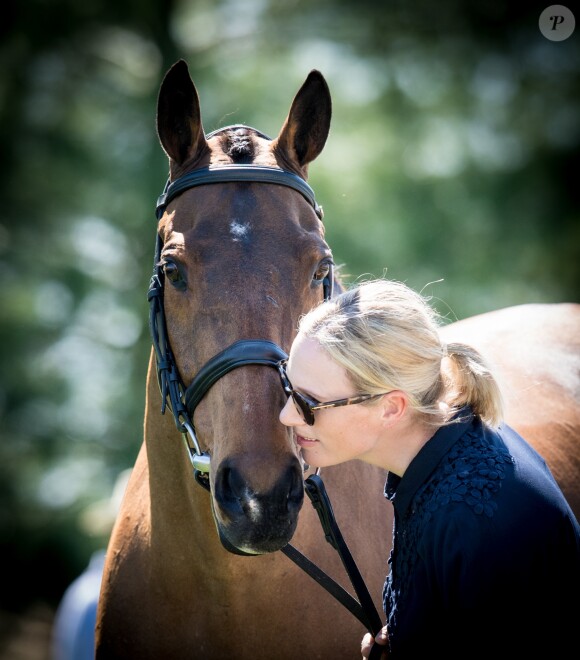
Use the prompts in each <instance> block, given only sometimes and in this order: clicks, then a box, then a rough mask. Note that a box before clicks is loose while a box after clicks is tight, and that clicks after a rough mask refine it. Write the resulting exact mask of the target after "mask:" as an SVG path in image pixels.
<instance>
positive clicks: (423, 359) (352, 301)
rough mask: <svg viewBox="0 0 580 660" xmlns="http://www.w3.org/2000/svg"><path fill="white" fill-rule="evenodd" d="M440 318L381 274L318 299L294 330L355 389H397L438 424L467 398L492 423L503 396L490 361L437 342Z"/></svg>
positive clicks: (445, 421) (405, 288)
mask: <svg viewBox="0 0 580 660" xmlns="http://www.w3.org/2000/svg"><path fill="white" fill-rule="evenodd" d="M440 324H441V319H440V317H439V315H438V314H437V312H436V311H435V310H434V309H433V308H432V307H431V306H430V305H429V303H428V301H427V299H426V298H424V297H423V296H421V295H420V294H418V293H416V292H415V291H413V290H412V289H410V288H409V287H408V286H406V285H405V284H402V283H401V282H395V281H392V280H383V279H380V280H372V281H368V282H364V283H362V284H359V285H358V286H356V287H354V288H352V289H349V290H347V291H345V292H343V293H341V294H339V295H338V296H336V297H335V298H332V299H331V300H329V301H326V302H323V303H321V304H320V305H319V306H317V307H315V308H314V309H313V310H312V311H311V312H309V313H308V314H306V315H305V316H304V317H302V319H301V320H300V325H299V328H298V330H299V332H300V333H301V334H302V335H304V336H307V337H309V338H312V339H314V340H315V341H317V342H318V343H319V344H320V346H321V347H322V348H323V349H324V350H325V351H326V352H327V354H328V355H329V356H330V358H331V359H333V360H334V361H335V362H336V363H338V364H340V365H341V366H342V367H343V368H344V370H345V371H346V374H347V376H348V378H349V379H350V381H351V382H352V384H353V386H354V387H355V389H356V391H357V392H360V393H365V394H366V393H368V394H378V393H380V392H386V391H390V390H402V391H403V392H405V393H406V394H407V396H408V397H409V400H410V403H411V406H412V408H413V409H414V410H415V411H416V413H417V414H419V415H420V416H422V417H423V418H424V420H425V421H426V422H427V423H429V424H434V425H437V426H441V425H444V424H448V423H450V422H451V420H452V417H453V416H454V415H455V413H456V411H457V410H459V409H460V408H461V407H463V406H464V405H466V404H468V405H470V406H471V408H472V410H473V412H474V413H475V414H476V415H478V416H479V417H480V418H481V419H482V420H483V421H484V422H486V423H487V424H489V425H490V426H492V427H495V426H497V425H499V423H500V422H501V420H502V417H503V404H502V397H501V392H500V389H499V386H498V384H497V382H496V380H495V378H494V376H493V375H492V373H491V371H490V368H489V366H488V365H487V363H486V361H485V360H484V358H483V357H482V356H481V354H480V353H479V352H478V351H477V350H475V349H474V348H472V347H471V346H468V345H466V344H461V343H451V344H449V345H448V346H446V345H445V344H444V343H442V341H441V337H440V335H439V327H440ZM442 404H446V405H442Z"/></svg>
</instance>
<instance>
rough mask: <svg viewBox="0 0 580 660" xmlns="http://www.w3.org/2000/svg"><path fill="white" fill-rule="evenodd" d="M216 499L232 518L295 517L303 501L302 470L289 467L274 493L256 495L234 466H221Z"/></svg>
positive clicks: (216, 480) (218, 472) (273, 489)
mask: <svg viewBox="0 0 580 660" xmlns="http://www.w3.org/2000/svg"><path fill="white" fill-rule="evenodd" d="M214 497H215V500H216V502H217V503H218V504H219V506H220V508H221V509H222V510H223V511H224V512H227V513H228V514H229V515H231V516H239V515H245V516H248V517H249V518H251V519H254V518H255V517H256V516H260V515H266V516H270V515H274V516H280V515H282V516H285V515H287V514H288V513H290V514H295V513H296V512H297V511H298V510H299V509H300V507H301V506H302V502H303V500H304V486H303V482H302V469H301V468H300V466H299V465H296V466H295V465H292V466H290V467H289V468H288V469H287V470H286V472H285V473H284V475H283V476H282V477H281V478H280V479H279V480H278V481H277V482H276V483H275V484H274V485H273V487H272V488H271V490H269V491H268V492H264V493H256V492H255V491H254V490H253V489H252V488H251V487H250V486H249V484H248V482H247V481H246V480H245V479H244V477H243V475H242V473H241V472H240V470H238V469H237V468H236V467H235V466H233V465H221V466H220V467H219V468H218V470H217V473H216V477H215V483H214Z"/></svg>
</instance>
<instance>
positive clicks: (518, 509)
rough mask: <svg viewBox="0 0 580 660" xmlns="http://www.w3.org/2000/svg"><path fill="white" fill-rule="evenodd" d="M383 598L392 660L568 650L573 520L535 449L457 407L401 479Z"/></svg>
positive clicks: (390, 494)
mask: <svg viewBox="0 0 580 660" xmlns="http://www.w3.org/2000/svg"><path fill="white" fill-rule="evenodd" d="M385 496H386V497H387V498H388V499H389V500H390V501H391V502H392V504H393V506H394V513H395V518H394V530H393V549H392V551H391V555H390V557H389V564H390V573H389V575H388V576H387V580H386V582H385V587H384V592H383V598H384V608H385V613H386V615H387V624H388V630H389V644H390V655H389V658H391V659H392V660H397V659H403V658H404V659H409V660H417V659H419V658H422V657H425V658H429V657H431V656H432V655H433V656H436V657H442V658H462V659H467V658H473V657H478V658H486V657H488V658H504V657H505V658H511V659H512V660H519V658H526V660H527V659H528V658H530V659H531V658H534V659H536V658H538V659H543V658H554V659H558V660H559V659H560V658H566V657H568V656H569V654H570V653H572V654H573V655H574V657H576V652H574V651H573V649H574V648H575V647H576V651H577V646H576V644H577V642H578V639H580V637H579V635H580V630H578V628H579V626H580V617H579V616H578V614H579V606H578V602H580V579H579V575H580V571H579V569H580V527H579V525H578V521H577V520H576V518H575V517H574V514H573V513H572V511H571V509H570V507H569V506H568V503H567V502H566V500H565V498H564V496H563V494H562V492H561V490H560V489H559V487H558V486H557V484H556V482H555V480H554V478H553V476H552V474H551V472H550V471H549V469H548V467H547V465H546V463H545V461H544V460H543V458H541V456H540V455H539V454H538V453H537V452H536V451H535V450H534V449H533V448H532V447H531V446H530V445H529V444H527V443H526V442H525V441H524V440H523V439H522V438H521V437H520V436H519V435H518V434H517V433H516V432H515V431H514V430H513V429H511V428H510V427H508V426H506V425H503V426H501V427H500V429H499V430H498V431H494V430H492V429H490V428H489V427H487V426H486V425H484V424H482V423H481V421H480V420H479V419H478V418H476V417H474V416H473V415H471V413H470V410H469V409H468V408H467V409H464V410H463V411H462V416H461V421H459V422H457V423H453V424H451V425H449V426H445V427H442V428H440V429H439V430H438V431H437V432H436V433H435V435H434V436H433V437H432V438H431V439H430V440H429V442H427V444H426V445H425V446H424V447H423V448H422V449H421V451H420V452H419V453H418V454H417V456H416V457H415V458H414V459H413V461H412V462H411V463H410V465H409V467H408V468H407V470H406V472H405V474H404V476H403V477H402V478H399V477H397V476H396V475H394V474H392V473H390V474H389V475H388V477H387V482H386V485H385Z"/></svg>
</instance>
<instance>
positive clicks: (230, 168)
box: [147, 125, 334, 488]
mask: <svg viewBox="0 0 580 660" xmlns="http://www.w3.org/2000/svg"><path fill="white" fill-rule="evenodd" d="M241 127H242V126H241V125H234V126H226V127H225V128H221V129H219V130H218V131H214V132H213V133H210V134H209V135H207V136H206V139H209V138H210V137H212V136H213V135H215V134H217V133H220V132H223V131H226V130H231V129H235V128H241ZM243 128H248V127H247V126H243ZM251 130H254V131H255V132H256V133H257V134H258V135H259V136H260V137H263V138H266V139H270V138H268V136H267V135H265V134H264V133H261V132H260V131H256V130H255V129H251ZM231 182H234V183H243V182H251V183H267V184H274V185H279V186H286V187H287V188H292V189H293V190H296V191H297V192H299V193H300V194H301V195H302V196H303V197H304V198H305V199H306V201H307V202H308V203H309V204H310V206H312V208H313V209H314V212H315V213H316V215H317V216H318V217H319V219H322V216H323V213H322V208H321V207H320V206H319V205H318V204H317V202H316V198H315V196H314V191H313V190H312V188H311V187H310V186H309V185H308V183H306V181H305V180H304V179H302V178H300V177H299V176H297V175H296V174H294V173H292V172H288V171H286V170H282V169H278V168H275V167H267V166H263V165H252V164H248V165H219V166H210V167H204V168H200V169H197V170H193V171H192V172H188V173H187V174H184V175H183V176H181V177H179V178H178V179H176V180H175V181H170V180H168V181H167V183H166V184H165V188H164V190H163V193H162V194H161V195H160V197H159V199H158V200H157V207H156V216H157V220H160V219H161V217H162V216H163V213H164V211H165V209H166V208H167V205H168V204H169V203H170V202H171V201H172V200H173V199H175V198H176V197H177V196H178V195H180V194H181V193H183V192H185V191H186V190H190V189H191V188H195V187H197V186H205V185H211V184H215V183H231ZM162 248H163V240H162V238H161V236H160V235H159V233H157V237H156V243H155V259H154V264H153V276H152V277H151V281H150V284H149V291H148V294H147V299H148V300H149V329H150V332H151V338H152V341H153V348H154V351H155V362H156V367H157V380H158V383H159V388H160V390H161V399H162V404H161V412H162V413H165V410H166V409H167V408H169V410H170V411H171V412H172V413H173V417H174V420H175V425H176V427H177V429H178V431H179V432H180V433H181V434H182V436H183V439H184V442H185V444H186V447H187V450H188V455H189V457H190V460H191V463H192V465H193V468H194V474H195V478H196V480H197V481H198V482H199V483H200V484H201V485H203V486H205V487H206V488H207V487H208V481H209V480H208V473H209V470H210V456H209V454H208V453H207V452H204V451H202V450H201V447H200V444H199V441H198V438H197V434H196V432H195V427H194V424H193V416H194V412H195V409H196V407H197V405H198V404H199V402H200V401H201V400H202V399H203V397H204V396H205V395H206V394H207V392H208V390H209V389H210V388H211V387H212V385H214V383H216V382H217V381H218V380H219V379H220V378H221V377H222V376H224V375H225V374H227V373H229V372H230V371H232V370H233V369H237V368H238V367H243V366H245V365H248V364H257V365H265V366H269V367H274V368H277V367H278V363H279V362H280V361H281V360H284V359H286V358H287V357H288V355H287V354H286V352H285V351H284V350H283V349H282V348H280V346H278V345H277V344H275V343H273V342H271V341H269V340H266V339H240V340H238V341H236V342H234V343H233V344H231V345H230V346H228V347H227V348H225V349H224V350H223V351H221V352H220V353H218V354H217V355H215V356H214V357H213V358H211V359H210V360H209V361H208V362H207V363H206V364H205V365H204V366H203V367H202V368H201V369H200V370H199V372H198V373H197V374H196V375H195V377H194V378H193V380H192V381H191V383H190V384H189V385H188V387H185V386H184V383H183V380H182V378H181V376H180V374H179V370H178V368H177V365H176V363H175V358H174V356H173V352H172V350H171V346H170V344H169V339H168V336H167V324H166V321H165V312H164V307H163V291H164V281H165V277H164V274H163V268H162V266H161V264H160V257H161V250H162ZM333 278H334V275H333V272H332V266H331V268H330V271H329V273H328V275H327V276H326V277H325V279H324V281H323V295H324V299H325V300H328V299H329V298H330V297H331V296H332V285H333Z"/></svg>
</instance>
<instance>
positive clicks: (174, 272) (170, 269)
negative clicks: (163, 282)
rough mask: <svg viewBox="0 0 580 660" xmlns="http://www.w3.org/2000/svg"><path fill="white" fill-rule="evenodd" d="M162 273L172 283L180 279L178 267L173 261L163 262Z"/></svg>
mask: <svg viewBox="0 0 580 660" xmlns="http://www.w3.org/2000/svg"><path fill="white" fill-rule="evenodd" d="M163 273H164V274H165V277H166V278H167V279H168V280H169V281H170V282H173V284H175V283H176V282H179V280H180V279H181V273H180V272H179V268H178V267H177V264H175V263H173V261H167V262H165V263H164V264H163Z"/></svg>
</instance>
